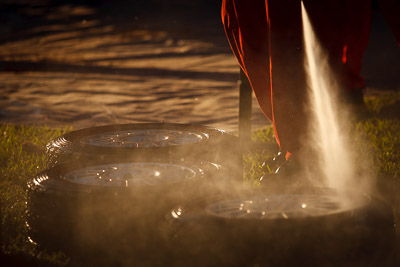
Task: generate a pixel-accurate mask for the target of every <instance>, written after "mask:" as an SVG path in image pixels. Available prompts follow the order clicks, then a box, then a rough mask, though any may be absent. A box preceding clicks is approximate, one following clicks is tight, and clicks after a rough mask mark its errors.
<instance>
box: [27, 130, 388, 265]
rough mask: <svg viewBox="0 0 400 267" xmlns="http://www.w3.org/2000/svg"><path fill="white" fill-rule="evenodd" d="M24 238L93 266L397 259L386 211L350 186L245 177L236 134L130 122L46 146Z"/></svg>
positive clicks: (81, 132) (76, 134) (381, 261)
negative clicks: (251, 185)
mask: <svg viewBox="0 0 400 267" xmlns="http://www.w3.org/2000/svg"><path fill="white" fill-rule="evenodd" d="M46 156H47V164H48V169H47V170H45V171H43V172H42V173H40V174H38V175H37V177H35V178H34V179H33V180H32V181H31V182H30V183H29V185H28V224H29V227H30V233H31V239H32V240H34V241H35V242H37V243H38V244H39V245H41V246H43V247H45V248H53V249H58V250H63V251H66V252H67V253H68V254H70V255H72V256H73V257H74V258H77V259H79V260H80V261H84V262H85V265H92V266H166V265H168V266H378V265H379V266H393V259H392V256H393V255H394V254H395V253H393V255H392V252H393V242H394V227H393V216H392V209H391V208H390V207H389V206H388V205H387V204H386V203H384V202H383V201H381V200H379V199H378V198H375V197H372V196H370V195H363V194H358V193H355V192H353V191H351V190H348V191H345V192H343V191H337V190H333V189H327V188H313V187H303V188H295V189H293V190H289V189H288V188H284V189H283V190H282V191H281V192H279V193H278V192H277V191H276V190H274V191H272V192H271V191H270V190H269V189H268V188H259V189H251V190H249V189H245V188H244V187H243V185H242V153H241V150H240V146H239V141H238V139H237V138H236V137H234V136H232V135H230V134H227V133H225V132H223V131H220V130H217V129H213V128H208V127H204V126H195V125H182V124H164V123H159V124H127V125H113V126H102V127H95V128H88V129H83V130H78V131H74V132H71V133H68V134H66V135H64V136H61V137H59V138H57V139H56V140H53V141H52V142H50V143H49V144H48V146H47V155H46Z"/></svg>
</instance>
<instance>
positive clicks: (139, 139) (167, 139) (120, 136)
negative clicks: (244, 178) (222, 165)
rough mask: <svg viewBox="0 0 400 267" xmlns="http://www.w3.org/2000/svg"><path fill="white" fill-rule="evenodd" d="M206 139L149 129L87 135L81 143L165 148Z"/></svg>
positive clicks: (196, 134)
mask: <svg viewBox="0 0 400 267" xmlns="http://www.w3.org/2000/svg"><path fill="white" fill-rule="evenodd" d="M208 138H209V135H208V134H206V133H203V132H200V131H199V132H193V131H185V130H173V129H172V130H157V129H150V130H127V131H113V132H106V133H99V134H94V135H89V136H87V137H85V138H83V139H82V140H81V143H82V144H85V145H93V146H100V147H165V146H176V145H186V144H193V143H197V142H200V141H201V140H204V139H208Z"/></svg>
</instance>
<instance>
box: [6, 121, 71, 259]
mask: <svg viewBox="0 0 400 267" xmlns="http://www.w3.org/2000/svg"><path fill="white" fill-rule="evenodd" d="M68 130H69V129H68V128H66V129H50V128H48V127H42V128H37V127H30V126H16V125H7V124H6V125H0V147H1V150H0V196H1V225H2V229H1V241H2V242H1V246H2V247H1V250H2V253H4V254H6V255H24V256H25V257H27V259H28V258H32V257H33V258H37V259H39V260H41V261H42V262H47V261H49V262H53V263H61V264H62V263H63V262H65V261H66V260H67V259H66V258H65V257H64V258H63V257H62V256H61V257H60V255H55V254H47V253H46V252H43V251H37V249H36V247H35V246H34V245H33V244H32V243H30V242H28V241H27V240H28V235H27V227H26V225H25V208H26V204H25V203H26V184H27V182H28V181H29V180H30V179H32V178H33V177H34V176H35V174H37V173H38V172H39V171H41V170H43V169H44V168H45V158H44V149H45V145H46V144H47V143H48V142H49V141H50V140H51V139H53V138H55V137H57V136H60V135H61V134H63V133H64V132H66V131H68Z"/></svg>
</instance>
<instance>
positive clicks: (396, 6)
mask: <svg viewBox="0 0 400 267" xmlns="http://www.w3.org/2000/svg"><path fill="white" fill-rule="evenodd" d="M303 2H304V5H305V8H306V10H307V13H308V15H309V17H310V20H311V23H312V25H313V28H314V30H315V33H316V35H317V36H318V38H319V40H320V42H321V44H322V45H323V47H324V48H325V50H326V51H327V52H328V56H329V62H330V65H331V66H332V69H333V71H334V73H336V74H337V75H338V78H339V80H340V81H341V83H342V85H343V87H345V88H346V89H347V90H355V89H360V88H361V87H363V86H364V84H365V81H364V79H363V78H362V77H361V76H360V72H361V66H362V57H363V54H364V52H365V50H366V48H367V44H368V39H369V32H370V17H371V6H372V4H371V0H324V1H321V0H304V1H303ZM380 2H382V3H380V5H381V8H382V11H383V13H384V15H385V16H386V17H387V20H388V23H389V25H390V26H392V29H393V30H394V33H395V37H396V40H397V42H398V43H399V45H400V19H399V18H398V14H399V13H397V12H396V10H397V11H400V1H398V0H381V1H380ZM221 15H222V21H223V24H224V28H225V33H226V36H227V38H228V41H229V43H230V46H231V48H232V51H233V53H234V54H235V56H236V58H237V60H238V62H239V65H240V67H241V68H242V69H243V71H244V72H245V73H246V75H247V77H248V78H249V81H250V84H251V86H252V88H253V91H254V93H255V95H256V98H257V101H258V103H259V105H260V107H261V109H262V111H263V112H264V114H265V115H266V116H267V117H268V118H269V119H270V120H271V121H272V123H273V125H274V129H275V137H276V140H277V142H278V144H279V145H280V147H281V149H282V150H283V151H290V152H292V153H293V152H296V151H297V150H298V149H300V147H301V146H302V144H301V143H302V140H305V139H307V125H308V122H307V120H308V118H309V116H307V113H308V111H307V108H306V105H307V94H306V73H305V69H304V64H303V60H304V44H303V30H302V18H301V2H300V0H250V1H249V0H223V2H222V11H221Z"/></svg>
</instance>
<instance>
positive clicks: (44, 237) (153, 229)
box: [27, 159, 231, 266]
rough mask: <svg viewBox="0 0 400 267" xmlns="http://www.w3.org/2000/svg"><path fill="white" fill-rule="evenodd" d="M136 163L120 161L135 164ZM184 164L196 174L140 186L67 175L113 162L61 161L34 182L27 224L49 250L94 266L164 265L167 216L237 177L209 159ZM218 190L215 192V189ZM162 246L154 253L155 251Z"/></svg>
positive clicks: (29, 200)
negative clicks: (94, 182)
mask: <svg viewBox="0 0 400 267" xmlns="http://www.w3.org/2000/svg"><path fill="white" fill-rule="evenodd" d="M130 162H132V161H124V162H120V161H117V160H114V163H130ZM152 162H159V163H174V164H181V165H183V166H187V167H190V168H192V169H193V170H197V169H201V170H202V171H203V172H198V171H196V177H195V178H194V179H193V180H188V181H185V182H180V183H173V184H164V185H159V186H141V187H139V188H135V189H133V190H132V189H129V187H128V189H127V188H119V187H118V188H117V187H103V186H95V185H82V184H76V183H72V182H70V181H67V180H65V179H64V175H65V174H66V173H67V172H68V171H70V170H76V169H79V168H85V167H89V166H95V165H102V164H112V163H113V162H109V161H106V162H99V161H97V162H85V163H78V162H76V163H73V164H69V165H59V166H55V167H53V168H50V169H47V170H45V171H43V172H41V173H40V174H38V175H37V176H36V177H35V178H34V179H33V180H32V181H30V182H29V183H28V189H27V197H28V200H27V224H28V226H29V227H28V229H29V235H30V238H31V239H32V240H33V241H34V242H36V243H38V245H39V246H41V247H42V248H45V249H47V250H56V251H58V250H61V251H64V252H66V253H67V254H68V255H70V256H72V257H74V258H75V259H78V260H80V261H83V262H84V263H85V264H86V263H90V264H92V265H93V266H110V265H115V264H120V265H132V264H133V263H134V264H137V263H141V264H144V265H149V264H150V265H152V266H156V265H160V266H161V265H163V264H162V263H163V262H160V261H162V259H164V258H165V257H168V256H167V255H165V252H166V247H165V246H166V244H167V243H166V238H167V237H168V236H169V234H168V233H167V232H166V229H167V227H166V225H167V224H166V220H165V214H167V213H168V211H170V209H171V208H172V207H174V206H176V205H181V204H185V203H190V202H191V201H196V199H204V198H207V195H208V194H215V193H216V192H215V190H218V188H222V187H224V186H225V183H229V182H230V181H231V180H230V179H228V178H229V174H227V170H226V169H224V168H222V167H221V166H218V165H216V164H212V163H208V162H197V163H188V162H181V161H179V162H175V161H169V160H166V159H159V160H154V159H153V161H152ZM213 190H214V192H213ZM154 248H157V250H155V251H153V252H152V253H151V255H150V254H149V253H148V251H149V250H150V249H154Z"/></svg>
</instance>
